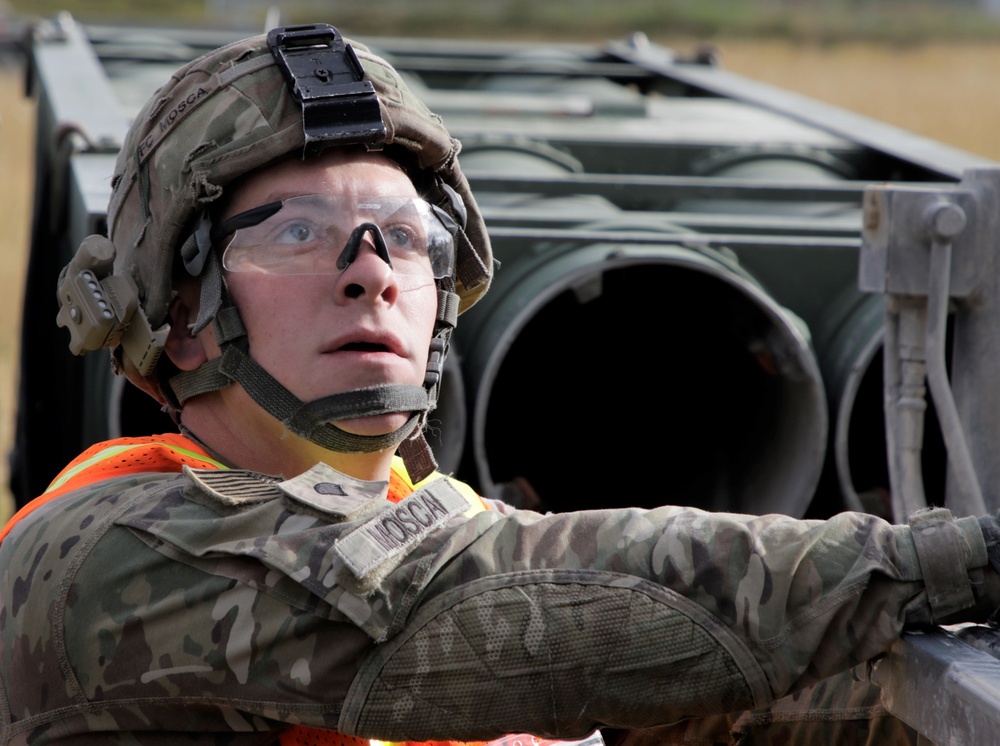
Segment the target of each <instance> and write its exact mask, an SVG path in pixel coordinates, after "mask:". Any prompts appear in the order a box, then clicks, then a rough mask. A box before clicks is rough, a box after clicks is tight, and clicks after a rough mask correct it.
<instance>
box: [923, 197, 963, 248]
mask: <svg viewBox="0 0 1000 746" xmlns="http://www.w3.org/2000/svg"><path fill="white" fill-rule="evenodd" d="M965 223H966V219H965V210H963V209H962V208H961V207H959V206H958V205H956V204H953V203H951V202H945V203H938V204H936V205H934V206H932V207H931V208H930V209H929V210H928V214H927V227H928V228H929V229H930V231H931V234H932V236H933V237H935V238H940V239H944V240H948V239H951V238H954V237H955V236H957V235H958V234H959V233H961V232H962V231H963V230H964V229H965Z"/></svg>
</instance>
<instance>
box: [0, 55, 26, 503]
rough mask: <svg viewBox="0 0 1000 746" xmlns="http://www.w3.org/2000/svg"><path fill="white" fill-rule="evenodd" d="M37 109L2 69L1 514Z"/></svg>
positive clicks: (18, 79) (18, 80)
mask: <svg viewBox="0 0 1000 746" xmlns="http://www.w3.org/2000/svg"><path fill="white" fill-rule="evenodd" d="M33 114H34V111H33V107H32V105H31V102H30V101H29V100H28V99H26V98H25V96H24V81H23V77H22V74H21V73H20V72H19V71H17V70H15V69H13V68H5V67H2V66H0V278H3V279H4V281H5V282H6V283H7V290H5V291H4V292H3V293H0V454H2V456H0V516H5V515H6V514H7V513H8V512H9V510H10V506H11V505H12V500H11V497H10V493H9V491H8V489H7V458H6V456H7V452H8V450H9V448H10V445H11V443H12V442H13V437H14V401H15V386H16V377H17V356H18V345H19V336H20V330H19V325H20V321H21V298H22V289H23V286H24V282H23V277H24V273H25V269H26V267H27V245H28V234H29V223H30V216H29V211H30V209H31V207H30V205H31V190H32V185H33V183H34V182H33V179H32V172H31V171H32V153H33V148H34V136H33V130H32V127H33V123H34V120H33Z"/></svg>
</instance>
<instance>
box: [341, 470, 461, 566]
mask: <svg viewBox="0 0 1000 746" xmlns="http://www.w3.org/2000/svg"><path fill="white" fill-rule="evenodd" d="M468 509H469V503H468V501H467V500H466V499H465V497H464V496H463V495H462V493H460V492H459V491H458V490H456V489H455V488H454V487H453V486H452V485H451V483H450V482H449V481H448V480H447V479H438V480H436V481H434V482H432V483H431V484H428V485H427V486H425V487H422V488H420V489H419V490H417V491H416V492H414V493H413V494H412V495H409V496H408V497H406V498H404V499H403V500H400V501H399V502H398V503H396V504H395V505H394V506H392V507H390V508H388V509H386V510H383V511H381V512H380V513H379V514H378V515H376V516H374V517H372V518H369V519H368V520H367V521H365V522H364V523H362V524H361V525H360V526H358V527H357V528H355V529H353V530H352V531H351V532H350V533H348V534H345V535H344V536H342V537H341V538H340V539H339V540H338V541H337V543H336V544H335V545H334V551H335V552H336V553H337V554H338V555H339V556H340V558H341V559H342V560H343V561H344V563H345V564H346V565H347V566H348V567H349V568H350V570H351V572H352V573H354V576H355V577H356V578H357V579H358V580H362V579H363V578H364V577H365V575H367V574H368V573H369V572H371V571H372V570H373V569H374V568H376V567H378V566H379V565H381V564H383V563H384V562H386V561H387V560H390V559H392V558H393V557H396V556H397V555H399V554H401V553H403V552H405V551H406V550H407V549H409V548H410V547H412V546H413V545H415V544H417V543H418V542H420V541H421V540H422V539H423V538H424V537H425V536H427V535H428V534H429V533H431V532H432V531H434V530H436V529H438V528H440V527H441V526H442V525H444V523H445V522H446V521H447V520H448V519H449V518H451V517H452V516H456V515H459V514H461V513H464V512H465V511H466V510H468Z"/></svg>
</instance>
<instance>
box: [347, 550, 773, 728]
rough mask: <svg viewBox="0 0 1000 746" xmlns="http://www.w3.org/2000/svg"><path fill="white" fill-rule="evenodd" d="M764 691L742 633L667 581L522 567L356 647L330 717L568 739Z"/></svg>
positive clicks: (746, 700)
mask: <svg viewBox="0 0 1000 746" xmlns="http://www.w3.org/2000/svg"><path fill="white" fill-rule="evenodd" d="M651 641H656V644H651ZM770 698H771V695H770V691H769V690H768V689H767V687H766V685H765V684H764V676H763V674H762V672H761V670H760V667H759V665H758V664H757V662H756V661H755V660H754V658H753V657H752V655H751V654H750V653H749V652H748V651H747V649H746V648H745V646H744V645H743V644H742V643H740V642H739V641H738V640H737V639H736V637H735V636H734V635H733V633H732V632H731V631H730V630H728V629H726V628H725V627H723V626H722V625H720V624H719V622H718V621H716V620H715V619H714V618H713V617H711V616H710V615H709V614H707V613H706V612H705V611H704V610H703V609H701V608H700V607H699V606H697V605H696V604H694V603H692V602H691V601H689V600H688V599H685V598H683V597H681V596H680V595H678V594H676V593H674V592H673V591H670V590H669V589H666V588H664V587H663V586H660V585H657V584H655V583H651V582H647V581H642V580H638V579H636V578H632V577H626V576H621V575H617V574H614V573H608V572H597V571H585V570H575V571H570V570H561V571H560V570H551V571H526V572H519V573H509V574H506V575H501V576H494V577H489V578H483V579H481V580H477V581H473V582H471V583H468V584H465V585H462V586H460V587H459V588H457V589H454V590H453V591H452V592H450V593H448V594H444V595H442V596H439V597H438V598H435V599H433V600H432V601H430V602H429V603H427V604H426V605H424V606H423V607H422V608H421V609H420V610H419V611H418V613H417V614H415V616H414V618H413V620H412V621H411V622H410V623H409V624H408V625H407V626H406V627H405V628H404V629H403V630H402V631H401V632H400V633H399V634H398V635H396V636H395V637H393V638H392V639H391V640H389V641H388V642H386V643H385V644H382V645H378V646H376V647H375V648H374V649H373V651H372V652H371V653H370V654H369V656H368V657H367V658H366V660H365V661H364V663H363V664H362V667H361V669H360V670H359V672H358V674H357V676H356V677H355V679H354V681H353V683H352V685H351V688H350V691H349V692H348V695H347V698H346V700H345V703H344V708H343V710H342V712H341V718H340V723H339V730H340V731H341V732H343V733H349V734H355V735H361V736H372V737H378V738H382V739H388V740H397V739H407V740H434V739H444V738H456V737H458V738H461V739H463V740H487V739H492V738H497V737H499V736H502V735H504V734H506V733H510V732H526V733H533V734H535V735H539V736H544V737H549V738H572V737H576V738H580V737H583V736H585V735H587V734H589V733H591V732H593V731H594V729H595V728H596V727H599V726H614V727H621V728H641V727H649V726H652V725H656V724H662V723H669V722H673V721H676V720H679V719H682V718H685V717H696V716H703V715H708V714H712V713H722V712H728V711H732V710H736V709H743V708H748V707H755V706H759V705H760V704H762V703H763V702H765V701H767V700H769V699H770ZM706 703H709V704H708V705H706Z"/></svg>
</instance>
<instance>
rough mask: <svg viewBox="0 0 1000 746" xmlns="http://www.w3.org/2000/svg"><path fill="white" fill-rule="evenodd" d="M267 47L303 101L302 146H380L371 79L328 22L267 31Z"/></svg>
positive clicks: (382, 139) (380, 123)
mask: <svg viewBox="0 0 1000 746" xmlns="http://www.w3.org/2000/svg"><path fill="white" fill-rule="evenodd" d="M267 45H268V47H269V48H270V49H271V54H272V55H273V56H274V59H275V61H276V62H277V63H278V68H279V69H280V70H281V73H282V75H284V77H285V81H286V82H287V83H288V88H289V90H290V91H291V93H292V96H293V97H294V98H295V100H296V101H298V102H299V103H301V104H302V127H303V130H304V132H305V138H306V149H307V150H321V149H323V148H324V147H326V146H328V145H351V144H358V145H364V146H365V147H366V148H368V149H369V150H381V149H382V145H383V144H384V143H385V136H386V130H385V123H384V122H383V121H382V112H381V110H380V108H379V102H378V97H377V96H376V95H375V88H374V86H372V84H371V82H369V81H367V80H365V79H364V74H365V71H364V68H363V67H362V66H361V62H360V61H359V60H358V57H357V55H356V54H355V52H354V48H353V47H351V45H350V44H347V43H345V42H344V39H343V37H342V36H341V35H340V32H339V31H338V30H337V29H336V28H334V27H333V26H330V25H329V24H325V23H321V24H315V25H309V26H287V27H284V28H276V29H272V30H271V31H269V32H268V34H267Z"/></svg>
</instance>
